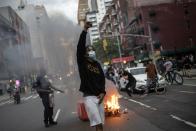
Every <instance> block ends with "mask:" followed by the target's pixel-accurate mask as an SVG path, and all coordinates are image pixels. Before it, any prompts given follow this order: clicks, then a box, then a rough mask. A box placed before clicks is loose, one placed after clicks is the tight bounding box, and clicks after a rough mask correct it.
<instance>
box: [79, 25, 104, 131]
mask: <svg viewBox="0 0 196 131" xmlns="http://www.w3.org/2000/svg"><path fill="white" fill-rule="evenodd" d="M90 27H92V24H91V23H90V22H86V23H85V26H84V30H83V31H82V33H81V35H80V38H79V42H78V45H77V63H78V70H79V75H80V79H81V84H80V89H79V91H80V92H82V93H83V97H84V105H85V108H86V112H87V115H88V118H89V120H90V126H92V127H95V128H96V131H103V124H104V120H105V117H104V106H103V99H104V96H105V94H106V91H105V76H104V72H103V70H102V67H101V65H100V63H99V62H98V61H97V60H96V54H95V50H94V48H93V46H90V45H89V46H86V35H87V31H88V29H89V28H90Z"/></svg>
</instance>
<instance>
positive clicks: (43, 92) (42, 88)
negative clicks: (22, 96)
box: [33, 69, 63, 127]
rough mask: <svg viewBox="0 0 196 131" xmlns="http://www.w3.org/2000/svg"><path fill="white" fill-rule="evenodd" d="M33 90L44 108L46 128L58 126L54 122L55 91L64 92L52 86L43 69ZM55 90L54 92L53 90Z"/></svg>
mask: <svg viewBox="0 0 196 131" xmlns="http://www.w3.org/2000/svg"><path fill="white" fill-rule="evenodd" d="M33 88H34V89H36V91H37V92H38V94H39V96H40V98H41V99H42V103H43V106H44V123H45V127H49V126H50V125H57V122H56V121H54V120H53V108H54V94H53V93H54V91H53V90H56V91H60V92H62V93H63V91H61V90H59V89H56V88H54V87H53V86H52V84H51V83H50V81H49V80H48V79H47V76H46V71H45V70H44V69H41V71H40V75H39V76H38V77H37V79H36V82H35V83H34V84H33ZM52 89H53V90H52Z"/></svg>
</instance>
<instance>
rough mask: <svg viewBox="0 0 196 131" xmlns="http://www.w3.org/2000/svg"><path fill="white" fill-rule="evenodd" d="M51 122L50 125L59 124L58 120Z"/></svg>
mask: <svg viewBox="0 0 196 131" xmlns="http://www.w3.org/2000/svg"><path fill="white" fill-rule="evenodd" d="M49 123H50V125H57V122H56V121H51V122H49Z"/></svg>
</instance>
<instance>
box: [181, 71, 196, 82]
mask: <svg viewBox="0 0 196 131" xmlns="http://www.w3.org/2000/svg"><path fill="white" fill-rule="evenodd" d="M178 73H180V74H181V75H183V73H182V71H179V72H178ZM190 75H191V77H190V78H189V77H187V76H183V78H184V79H190V80H191V79H193V80H196V69H191V71H190Z"/></svg>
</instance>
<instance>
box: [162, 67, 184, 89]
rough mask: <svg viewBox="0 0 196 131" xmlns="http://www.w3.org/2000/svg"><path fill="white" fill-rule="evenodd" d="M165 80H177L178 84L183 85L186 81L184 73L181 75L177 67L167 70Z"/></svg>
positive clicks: (171, 81)
mask: <svg viewBox="0 0 196 131" xmlns="http://www.w3.org/2000/svg"><path fill="white" fill-rule="evenodd" d="M164 77H165V80H166V81H167V82H168V83H170V84H173V81H175V82H176V83H177V84H179V85H182V84H183V82H184V79H183V77H182V75H180V74H179V73H178V72H177V71H176V69H175V68H173V69H172V70H170V71H168V72H166V74H165V75H164Z"/></svg>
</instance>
